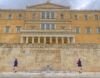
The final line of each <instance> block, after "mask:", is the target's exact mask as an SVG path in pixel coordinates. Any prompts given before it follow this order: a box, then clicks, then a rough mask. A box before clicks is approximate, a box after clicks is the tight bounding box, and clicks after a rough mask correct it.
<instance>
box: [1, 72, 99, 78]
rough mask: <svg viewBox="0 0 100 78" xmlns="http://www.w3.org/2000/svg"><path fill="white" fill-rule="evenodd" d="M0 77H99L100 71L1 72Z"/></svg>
mask: <svg viewBox="0 0 100 78" xmlns="http://www.w3.org/2000/svg"><path fill="white" fill-rule="evenodd" d="M0 78H100V72H83V73H78V72H62V71H59V72H58V71H57V72H56V71H52V72H39V71H35V72H17V73H13V72H1V73H0Z"/></svg>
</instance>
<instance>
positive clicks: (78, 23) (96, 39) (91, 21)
mask: <svg viewBox="0 0 100 78" xmlns="http://www.w3.org/2000/svg"><path fill="white" fill-rule="evenodd" d="M74 14H77V15H78V20H74ZM84 14H87V15H88V20H85V19H84ZM95 14H98V16H99V20H95V18H94V15H95ZM70 17H71V25H72V29H75V27H79V28H80V33H79V34H75V39H76V42H81V43H91V42H92V43H100V34H98V32H97V27H100V11H98V12H95V11H71V12H70ZM86 27H90V28H91V34H87V33H86Z"/></svg>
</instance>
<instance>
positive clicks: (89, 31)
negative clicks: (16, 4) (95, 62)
mask: <svg viewBox="0 0 100 78" xmlns="http://www.w3.org/2000/svg"><path fill="white" fill-rule="evenodd" d="M0 43H68V44H70V43H100V10H71V9H70V7H69V6H63V5H58V4H54V3H50V2H46V3H43V4H38V5H32V6H27V7H26V9H25V10H21V9H19V10H17V9H14V10H13V9H12V10H5V9H0Z"/></svg>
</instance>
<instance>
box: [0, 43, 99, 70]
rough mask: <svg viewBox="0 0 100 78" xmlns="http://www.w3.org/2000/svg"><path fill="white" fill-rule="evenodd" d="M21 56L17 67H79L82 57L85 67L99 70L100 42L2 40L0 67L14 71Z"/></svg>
mask: <svg viewBox="0 0 100 78" xmlns="http://www.w3.org/2000/svg"><path fill="white" fill-rule="evenodd" d="M14 58H18V62H19V64H18V71H43V69H44V67H46V66H47V65H49V66H50V67H52V69H53V71H78V67H77V64H76V63H77V60H78V58H81V60H82V65H83V71H87V72H88V71H90V72H98V71H100V60H99V59H100V44H17V43H16V44H0V71H13V62H14Z"/></svg>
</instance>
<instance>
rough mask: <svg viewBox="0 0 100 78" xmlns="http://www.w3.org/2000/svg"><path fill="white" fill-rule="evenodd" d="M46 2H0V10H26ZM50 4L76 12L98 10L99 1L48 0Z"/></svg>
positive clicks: (3, 0) (17, 0)
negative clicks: (28, 7) (76, 10)
mask: <svg viewBox="0 0 100 78" xmlns="http://www.w3.org/2000/svg"><path fill="white" fill-rule="evenodd" d="M47 1H48V0H0V9H26V6H31V5H36V4H41V3H45V2H47ZM50 2H51V3H55V4H60V5H64V6H70V8H71V9H78V10H81V9H82V10H84V9H87V10H94V9H97V10H100V0H50Z"/></svg>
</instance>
